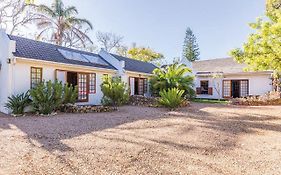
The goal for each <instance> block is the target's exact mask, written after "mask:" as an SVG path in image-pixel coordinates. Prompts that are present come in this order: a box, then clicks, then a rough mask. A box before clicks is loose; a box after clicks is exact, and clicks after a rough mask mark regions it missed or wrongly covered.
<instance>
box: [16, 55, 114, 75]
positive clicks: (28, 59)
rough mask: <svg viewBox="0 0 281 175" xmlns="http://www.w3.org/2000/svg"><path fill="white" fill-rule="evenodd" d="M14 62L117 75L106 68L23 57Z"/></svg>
mask: <svg viewBox="0 0 281 175" xmlns="http://www.w3.org/2000/svg"><path fill="white" fill-rule="evenodd" d="M15 59H16V62H18V61H19V62H24V63H36V64H38V65H42V64H44V65H50V66H57V67H58V66H59V67H60V66H61V67H65V68H76V69H82V70H96V71H100V72H108V73H117V70H113V69H107V68H99V67H93V66H83V65H76V64H66V63H59V62H53V61H46V60H37V59H32V58H23V57H15Z"/></svg>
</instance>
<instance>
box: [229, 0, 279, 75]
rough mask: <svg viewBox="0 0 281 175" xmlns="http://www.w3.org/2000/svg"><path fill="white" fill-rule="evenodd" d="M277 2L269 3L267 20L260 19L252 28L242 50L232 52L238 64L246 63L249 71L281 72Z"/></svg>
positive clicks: (271, 1)
mask: <svg viewBox="0 0 281 175" xmlns="http://www.w3.org/2000/svg"><path fill="white" fill-rule="evenodd" d="M277 2H278V1H276V0H268V1H267V17H268V18H267V19H266V20H263V19H258V20H257V22H256V23H252V24H250V27H251V28H252V29H254V30H255V31H256V32H255V33H253V34H251V35H250V36H249V38H248V41H247V42H246V43H244V45H243V47H242V48H241V49H239V48H237V49H234V50H232V51H231V52H230V55H231V56H233V57H234V58H235V59H236V60H237V61H238V62H240V63H246V64H247V65H248V69H250V70H255V71H264V70H274V71H277V72H280V71H281V64H280V62H281V11H280V9H279V7H278V8H277V7H276V5H274V4H275V3H277Z"/></svg>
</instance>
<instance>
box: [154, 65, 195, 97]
mask: <svg viewBox="0 0 281 175" xmlns="http://www.w3.org/2000/svg"><path fill="white" fill-rule="evenodd" d="M188 73H191V70H190V69H189V68H187V67H186V66H184V65H183V64H177V63H175V64H172V65H169V66H165V67H163V68H158V69H155V70H154V71H153V74H154V76H153V77H152V78H151V80H150V83H151V91H152V92H153V94H154V95H156V96H158V95H159V92H160V91H162V90H168V89H170V88H178V89H180V90H184V95H185V97H186V98H193V97H195V91H194V90H193V79H194V78H193V77H192V76H190V75H187V74H188Z"/></svg>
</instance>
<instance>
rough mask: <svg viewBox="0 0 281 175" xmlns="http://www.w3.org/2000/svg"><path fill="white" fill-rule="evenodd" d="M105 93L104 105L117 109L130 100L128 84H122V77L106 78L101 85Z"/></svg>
mask: <svg viewBox="0 0 281 175" xmlns="http://www.w3.org/2000/svg"><path fill="white" fill-rule="evenodd" d="M101 91H102V92H103V95H104V96H103V99H102V104H103V105H112V106H114V107H117V106H119V105H121V104H125V103H127V102H128V100H129V93H128V91H127V90H126V84H125V83H124V82H122V80H121V78H120V77H105V78H104V81H103V83H102V84H101Z"/></svg>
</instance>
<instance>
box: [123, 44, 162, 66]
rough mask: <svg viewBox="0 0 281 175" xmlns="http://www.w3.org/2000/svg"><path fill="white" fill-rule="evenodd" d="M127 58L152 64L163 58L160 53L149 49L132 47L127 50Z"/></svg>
mask: <svg viewBox="0 0 281 175" xmlns="http://www.w3.org/2000/svg"><path fill="white" fill-rule="evenodd" d="M128 56H129V57H130V58H133V59H136V60H141V61H145V62H153V61H157V60H160V59H163V58H164V56H163V55H162V54H161V53H157V52H155V51H154V50H152V49H150V48H149V47H147V48H145V47H133V48H131V49H130V50H128Z"/></svg>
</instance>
